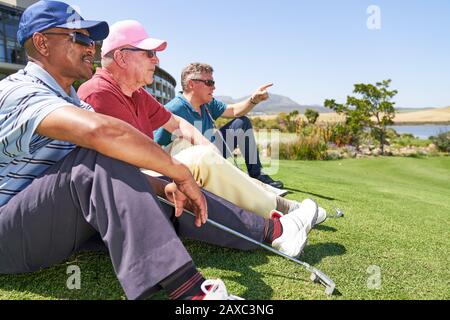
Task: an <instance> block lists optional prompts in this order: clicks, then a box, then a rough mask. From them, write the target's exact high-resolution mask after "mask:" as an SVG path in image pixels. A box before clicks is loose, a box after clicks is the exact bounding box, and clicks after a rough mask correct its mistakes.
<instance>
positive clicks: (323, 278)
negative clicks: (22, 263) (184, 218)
mask: <svg viewBox="0 0 450 320" xmlns="http://www.w3.org/2000/svg"><path fill="white" fill-rule="evenodd" d="M158 199H159V200H160V201H161V202H163V203H165V204H167V205H169V206H171V207H175V206H174V204H173V203H171V202H170V201H168V200H166V199H164V198H161V197H158ZM184 211H185V212H187V213H188V214H190V215H192V216H193V217H195V214H194V213H192V212H190V211H188V210H184ZM207 223H209V224H210V225H212V226H214V227H216V228H218V229H220V230H222V231H225V232H227V233H230V234H232V235H235V236H237V237H238V238H242V239H244V240H247V241H249V242H251V243H253V244H255V245H257V246H259V247H262V248H264V249H266V250H268V251H270V252H272V253H274V254H277V255H279V256H282V257H284V258H286V259H289V260H291V261H293V262H295V263H297V264H300V265H301V266H303V267H305V268H306V269H307V270H308V271H309V272H311V273H314V274H315V275H316V276H317V277H318V278H319V279H320V282H321V283H322V284H323V285H324V286H325V287H330V288H333V290H334V287H335V284H334V282H333V281H332V280H331V279H330V278H329V277H328V276H327V275H325V274H324V273H323V272H322V271H320V270H318V269H316V268H314V267H312V266H310V265H309V264H307V263H306V262H303V261H300V260H297V259H295V258H293V257H291V256H288V255H286V254H284V253H282V252H280V251H278V250H275V249H274V248H272V247H269V246H267V245H265V244H263V243H261V242H258V241H256V240H254V239H252V238H250V237H247V236H246V235H244V234H242V233H240V232H237V231H235V230H233V229H230V228H228V227H226V226H224V225H222V224H220V223H217V222H215V221H213V220H211V219H208V220H207Z"/></svg>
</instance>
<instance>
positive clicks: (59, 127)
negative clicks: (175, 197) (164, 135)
mask: <svg viewBox="0 0 450 320" xmlns="http://www.w3.org/2000/svg"><path fill="white" fill-rule="evenodd" d="M37 133H38V134H40V135H42V136H46V137H49V138H52V139H57V140H63V141H68V142H71V143H73V144H76V145H78V146H80V147H84V148H88V149H92V150H96V151H97V152H99V153H102V154H104V155H106V156H108V157H111V158H114V159H117V160H121V161H123V162H127V163H129V164H131V165H134V166H136V167H138V168H144V169H149V170H153V171H156V172H159V173H161V174H163V175H165V176H168V177H171V178H173V179H174V180H175V181H183V180H184V179H187V177H188V176H189V175H190V173H189V170H188V169H187V167H186V166H184V165H183V164H181V163H179V162H178V161H176V160H174V159H172V158H171V157H170V156H169V155H168V154H167V153H165V152H164V150H162V149H161V148H160V147H159V146H158V145H157V144H156V143H155V142H153V141H152V140H151V139H150V138H149V137H147V136H145V135H144V134H142V133H141V132H139V131H138V130H136V129H135V128H133V127H132V126H130V125H129V124H127V123H125V122H123V121H120V120H118V119H115V118H112V117H108V116H104V115H99V114H95V113H92V112H87V111H84V110H80V109H77V108H73V107H63V108H61V109H58V110H56V111H54V112H52V113H51V114H50V115H49V116H47V117H46V118H45V119H44V120H43V121H42V122H41V124H40V125H39V127H38V129H37Z"/></svg>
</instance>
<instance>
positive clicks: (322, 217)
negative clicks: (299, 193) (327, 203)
mask: <svg viewBox="0 0 450 320" xmlns="http://www.w3.org/2000/svg"><path fill="white" fill-rule="evenodd" d="M326 220H327V211H326V210H325V209H324V208H321V207H319V210H318V212H317V221H316V223H315V224H314V226H317V225H319V224H321V223H324V222H325V221H326Z"/></svg>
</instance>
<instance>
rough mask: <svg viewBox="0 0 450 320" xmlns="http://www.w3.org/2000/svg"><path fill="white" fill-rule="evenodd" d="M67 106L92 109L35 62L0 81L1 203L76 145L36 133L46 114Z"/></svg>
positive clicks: (73, 91)
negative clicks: (65, 89) (66, 90)
mask: <svg viewBox="0 0 450 320" xmlns="http://www.w3.org/2000/svg"><path fill="white" fill-rule="evenodd" d="M68 105H72V106H76V107H79V108H83V109H86V110H90V111H92V110H93V109H92V108H91V106H89V105H88V104H86V103H84V102H82V101H80V99H79V98H78V96H77V94H76V92H75V90H74V89H73V88H71V94H70V96H69V95H67V93H66V92H65V91H64V90H63V89H62V88H61V87H60V86H59V84H58V83H57V82H56V80H55V79H53V77H52V76H51V75H50V74H49V73H48V72H47V71H45V70H44V69H43V68H41V67H40V66H38V65H37V64H35V63H32V62H30V63H28V65H27V66H26V67H25V69H23V70H20V71H19V72H17V73H16V74H13V75H11V76H9V77H7V78H6V79H4V80H2V81H0V206H3V205H4V204H6V203H8V201H9V200H11V198H13V197H14V196H15V195H17V194H18V193H19V192H21V191H22V190H24V189H25V188H26V187H27V186H28V185H29V184H31V183H32V182H33V180H34V179H36V178H37V177H39V176H40V175H42V174H43V173H44V172H45V171H46V170H48V169H49V168H50V167H51V166H52V165H54V164H55V163H57V162H58V161H59V160H61V159H63V158H64V157H65V156H66V155H67V154H68V153H70V152H71V151H72V150H73V149H74V148H75V147H76V146H75V145H73V144H71V143H68V142H65V141H57V140H52V139H50V138H47V137H43V136H40V135H38V134H37V133H36V130H37V128H38V126H39V124H40V123H41V122H42V120H44V119H45V117H46V116H48V115H49V114H50V113H51V112H53V111H55V110H56V109H58V108H61V107H64V106H68Z"/></svg>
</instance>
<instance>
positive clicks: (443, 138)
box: [431, 131, 450, 152]
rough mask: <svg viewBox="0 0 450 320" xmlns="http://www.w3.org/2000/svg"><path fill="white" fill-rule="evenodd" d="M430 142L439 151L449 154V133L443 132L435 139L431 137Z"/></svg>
mask: <svg viewBox="0 0 450 320" xmlns="http://www.w3.org/2000/svg"><path fill="white" fill-rule="evenodd" d="M431 141H433V143H434V144H435V145H436V147H437V148H438V149H439V151H442V152H450V131H448V132H443V133H441V134H439V135H438V136H437V137H431Z"/></svg>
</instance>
